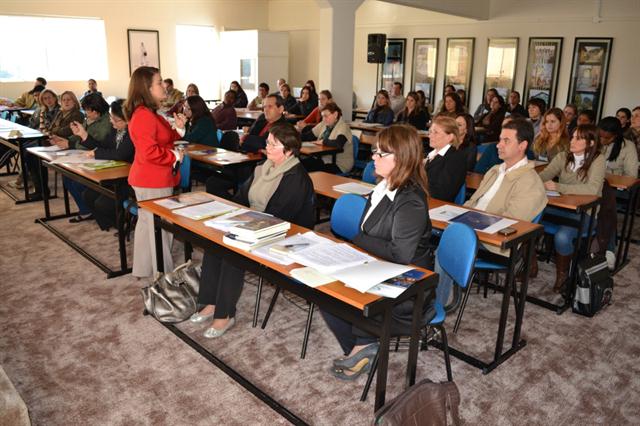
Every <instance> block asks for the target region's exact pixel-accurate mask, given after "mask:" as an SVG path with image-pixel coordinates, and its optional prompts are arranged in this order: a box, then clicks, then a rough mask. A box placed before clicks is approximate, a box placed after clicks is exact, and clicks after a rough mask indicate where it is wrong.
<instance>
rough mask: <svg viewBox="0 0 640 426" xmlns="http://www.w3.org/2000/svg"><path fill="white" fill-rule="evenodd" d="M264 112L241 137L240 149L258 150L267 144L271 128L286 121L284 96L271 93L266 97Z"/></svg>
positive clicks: (247, 150)
mask: <svg viewBox="0 0 640 426" xmlns="http://www.w3.org/2000/svg"><path fill="white" fill-rule="evenodd" d="M263 104H264V114H262V115H261V116H260V117H258V119H257V120H256V121H255V123H253V126H251V128H250V129H249V133H248V134H246V135H242V137H241V138H240V149H241V150H243V151H246V152H257V151H260V150H261V149H264V148H265V147H266V146H267V137H268V136H269V129H270V128H271V126H273V125H274V124H276V123H278V122H286V121H287V120H286V119H285V118H284V116H283V114H284V104H283V103H282V98H280V97H278V96H275V95H269V96H267V97H266V98H265V99H264V102H263Z"/></svg>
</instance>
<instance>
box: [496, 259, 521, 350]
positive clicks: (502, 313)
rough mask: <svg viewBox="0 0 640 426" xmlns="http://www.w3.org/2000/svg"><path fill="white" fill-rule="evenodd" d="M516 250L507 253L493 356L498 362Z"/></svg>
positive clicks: (513, 274)
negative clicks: (507, 261) (506, 267)
mask: <svg viewBox="0 0 640 426" xmlns="http://www.w3.org/2000/svg"><path fill="white" fill-rule="evenodd" d="M517 255H518V250H517V249H516V248H515V247H513V248H512V249H511V251H510V253H509V269H508V270H507V276H506V277H505V279H506V282H505V286H504V293H502V306H501V308H500V322H499V323H498V337H497V338H496V351H495V353H494V356H493V361H494V362H498V360H499V359H500V356H501V355H502V345H503V343H504V332H505V330H506V328H507V317H508V316H509V299H510V297H511V291H510V289H512V288H513V286H514V285H515V284H514V281H515V279H516V273H515V269H516V257H517Z"/></svg>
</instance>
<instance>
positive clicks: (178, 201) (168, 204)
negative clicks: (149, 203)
mask: <svg viewBox="0 0 640 426" xmlns="http://www.w3.org/2000/svg"><path fill="white" fill-rule="evenodd" d="M212 199H213V195H211V194H207V193H206V192H187V193H186V194H180V195H176V196H175V197H169V198H163V199H162V200H156V201H154V203H155V204H157V205H159V206H162V207H164V208H166V209H169V210H174V209H179V208H181V207H187V206H192V205H194V204H200V203H206V202H207V201H211V200H212Z"/></svg>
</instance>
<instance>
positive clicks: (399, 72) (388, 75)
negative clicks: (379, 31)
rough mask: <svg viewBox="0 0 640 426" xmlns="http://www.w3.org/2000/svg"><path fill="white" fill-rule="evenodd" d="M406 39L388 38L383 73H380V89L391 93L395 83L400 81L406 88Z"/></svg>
mask: <svg viewBox="0 0 640 426" xmlns="http://www.w3.org/2000/svg"><path fill="white" fill-rule="evenodd" d="M406 44H407V39H406V38H388V39H387V47H386V49H385V52H386V54H385V61H384V63H383V64H382V73H381V74H380V73H378V74H379V75H378V87H379V88H381V89H386V90H387V91H388V92H391V89H392V88H393V83H394V82H395V81H399V82H401V83H402V86H403V87H404V55H405V46H406Z"/></svg>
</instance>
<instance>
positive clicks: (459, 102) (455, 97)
mask: <svg viewBox="0 0 640 426" xmlns="http://www.w3.org/2000/svg"><path fill="white" fill-rule="evenodd" d="M447 98H451V99H452V100H453V102H455V104H456V110H455V111H454V112H455V113H456V114H463V113H464V105H463V104H462V99H460V96H458V94H457V93H455V92H453V93H447V94H446V95H444V98H443V99H444V100H445V101H446V99H447ZM443 109H444V111H445V112H449V111H447V107H445V106H444V103H443Z"/></svg>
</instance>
